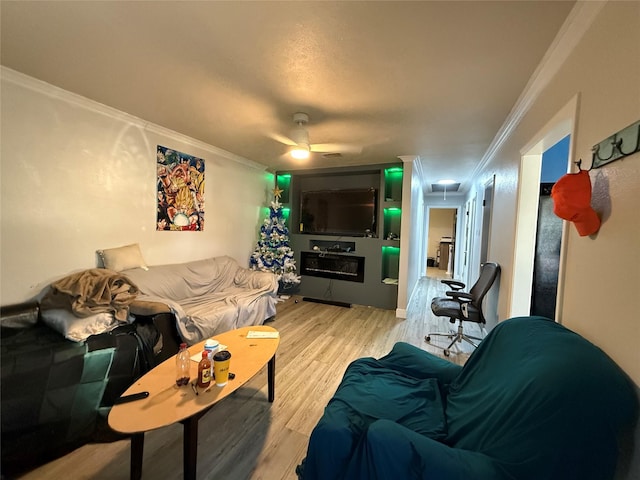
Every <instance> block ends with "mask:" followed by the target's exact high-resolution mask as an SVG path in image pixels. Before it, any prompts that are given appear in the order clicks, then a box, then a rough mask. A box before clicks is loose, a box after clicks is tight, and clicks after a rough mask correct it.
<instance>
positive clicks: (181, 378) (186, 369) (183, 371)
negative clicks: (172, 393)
mask: <svg viewBox="0 0 640 480" xmlns="http://www.w3.org/2000/svg"><path fill="white" fill-rule="evenodd" d="M190 370H191V357H190V356H189V350H187V344H186V343H181V344H180V350H178V354H177V355H176V385H178V386H179V387H182V386H184V385H188V384H189V379H190Z"/></svg>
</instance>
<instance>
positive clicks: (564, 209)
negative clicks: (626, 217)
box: [551, 170, 600, 237]
mask: <svg viewBox="0 0 640 480" xmlns="http://www.w3.org/2000/svg"><path fill="white" fill-rule="evenodd" d="M551 197H552V198H553V204H554V205H553V212H554V213H555V214H556V215H557V216H558V217H560V218H563V219H565V220H569V221H571V222H573V224H574V225H575V226H576V230H578V233H579V234H580V236H581V237H586V236H587V235H593V234H594V233H596V232H597V231H598V230H599V229H600V219H599V218H598V214H597V213H596V212H595V210H594V209H593V208H591V178H590V177H589V172H588V171H587V170H580V171H579V172H578V173H567V174H566V175H564V176H562V178H560V180H558V181H557V182H556V183H555V185H554V186H553V188H552V189H551Z"/></svg>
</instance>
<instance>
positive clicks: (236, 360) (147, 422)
mask: <svg viewBox="0 0 640 480" xmlns="http://www.w3.org/2000/svg"><path fill="white" fill-rule="evenodd" d="M249 331H258V332H274V333H276V332H277V330H275V329H274V328H272V327H268V326H265V325H259V326H251V327H243V328H239V329H237V330H232V331H230V332H225V333H222V334H220V335H216V336H214V337H213V338H215V339H216V340H218V341H219V342H220V344H222V345H226V346H227V350H228V351H229V352H231V365H230V369H229V370H230V371H231V372H232V373H234V374H235V378H234V379H233V380H229V382H228V383H227V384H226V385H225V386H224V387H217V386H216V385H215V383H214V382H211V386H210V387H209V388H208V389H203V388H197V389H196V388H194V387H193V386H192V385H191V384H192V383H194V381H195V379H196V377H197V374H198V364H197V363H196V362H194V361H192V362H191V381H190V382H189V385H187V386H183V387H178V386H177V385H176V378H175V376H176V372H175V368H176V367H175V356H174V357H171V358H169V359H167V360H166V361H164V362H162V363H161V364H160V365H158V366H156V367H155V368H154V369H153V370H151V371H149V372H147V373H146V374H145V375H144V376H143V377H141V378H140V379H138V380H137V381H136V382H135V383H134V384H133V385H132V386H131V387H129V388H128V389H127V390H126V391H125V392H124V393H123V394H122V396H126V395H130V394H133V393H138V392H145V391H146V392H149V396H148V397H147V398H144V399H141V400H135V401H133V402H129V403H122V404H119V405H114V406H113V408H112V409H111V412H110V413H109V426H110V427H111V428H113V429H114V430H115V431H117V432H121V433H128V434H132V437H131V478H132V479H136V480H137V479H139V478H141V476H142V456H143V450H144V432H146V431H149V430H155V429H157V428H161V427H165V426H168V425H172V424H174V423H177V422H180V423H182V424H183V425H184V448H183V451H184V478H185V479H195V478H196V464H197V455H198V451H197V448H198V420H199V419H200V417H202V416H203V415H204V414H205V413H207V411H208V410H209V409H210V408H211V407H213V406H214V405H215V404H216V403H217V402H219V401H220V400H222V399H223V398H225V397H226V396H228V395H229V394H231V393H233V392H234V391H236V390H237V389H238V388H240V387H241V386H242V385H244V384H245V383H246V382H248V381H249V380H250V379H251V378H252V377H253V376H255V375H256V374H257V373H258V372H259V371H260V370H261V369H262V367H264V366H265V365H267V375H268V398H269V401H270V402H273V399H274V394H275V359H276V356H275V354H276V350H277V349H278V344H279V343H280V338H279V337H278V338H256V339H249V338H247V333H249ZM203 349H204V341H202V342H200V343H198V344H196V345H193V346H191V347H189V354H190V355H191V356H193V355H196V354H198V353H200V352H202V350H203ZM196 391H197V394H196Z"/></svg>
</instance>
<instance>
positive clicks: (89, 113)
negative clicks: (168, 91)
mask: <svg viewBox="0 0 640 480" xmlns="http://www.w3.org/2000/svg"><path fill="white" fill-rule="evenodd" d="M1 73H2V77H1V89H2V90H1V93H2V105H1V109H2V110H1V121H2V146H1V177H0V179H1V187H2V188H1V197H0V198H1V203H2V205H1V218H0V222H1V223H0V228H1V234H0V247H1V258H0V282H1V283H0V295H1V297H0V303H1V304H2V305H8V304H13V303H18V302H22V301H26V300H29V299H31V298H33V297H34V296H37V294H38V293H40V291H41V290H42V289H43V288H44V287H45V286H46V285H48V284H49V283H50V282H51V281H53V280H55V279H57V278H59V277H62V276H64V275H66V274H68V273H70V272H72V271H77V270H82V269H87V268H93V267H95V266H97V257H96V254H95V251H96V250H97V249H101V248H111V247H117V246H121V245H126V244H130V243H139V244H140V246H141V249H142V253H143V255H144V257H145V259H146V261H147V263H149V264H164V263H177V262H182V261H188V260H194V259H199V258H205V257H209V256H216V255H230V256H232V257H234V258H236V259H237V260H238V261H239V262H240V263H241V264H242V265H245V266H246V265H248V258H249V255H250V254H251V252H252V251H253V247H254V242H255V241H256V239H257V228H258V226H259V224H260V222H261V221H262V218H261V216H262V214H263V212H262V211H261V209H260V207H261V206H262V205H265V204H266V200H267V199H268V198H270V190H271V188H273V183H272V178H273V177H272V176H271V175H270V174H267V173H266V172H265V171H264V167H263V166H261V165H259V164H257V163H254V162H250V161H248V160H245V159H242V158H240V157H235V156H234V155H231V154H229V153H227V152H224V151H222V150H219V149H217V148H215V147H212V146H210V145H206V144H204V143H202V142H198V141H197V140H194V139H191V138H188V137H186V136H183V135H180V134H179V133H177V132H172V131H169V130H166V129H163V128H161V127H159V126H155V125H149V124H147V123H146V122H144V121H143V120H140V119H137V118H134V117H131V116H129V115H127V114H126V113H123V112H119V111H116V110H114V109H111V108H108V107H105V106H103V105H99V104H96V103H95V102H92V101H89V100H87V99H84V98H82V97H79V96H77V95H74V94H72V93H70V92H65V91H63V90H60V89H58V88H56V87H53V86H51V85H47V84H45V83H43V82H40V81H38V80H35V79H33V78H30V77H26V76H24V75H22V74H19V73H17V72H14V71H12V70H9V69H6V68H3V69H2V72H1ZM158 101H161V99H159V100H158ZM158 144H160V145H163V146H166V147H170V148H173V149H176V150H179V151H182V152H185V153H188V154H191V155H194V156H197V157H201V158H203V159H204V160H205V175H206V187H205V198H206V199H205V227H204V231H203V232H168V231H165V232H157V231H156V230H155V215H156V203H155V202H156V160H155V159H156V146H157V145H158Z"/></svg>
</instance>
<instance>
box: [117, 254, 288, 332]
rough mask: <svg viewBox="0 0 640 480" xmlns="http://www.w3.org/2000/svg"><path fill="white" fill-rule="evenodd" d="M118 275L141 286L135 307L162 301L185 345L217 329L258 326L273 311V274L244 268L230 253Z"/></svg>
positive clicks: (272, 314)
mask: <svg viewBox="0 0 640 480" xmlns="http://www.w3.org/2000/svg"><path fill="white" fill-rule="evenodd" d="M121 273H122V274H123V275H126V276H127V277H128V278H129V279H130V280H131V281H132V282H133V283H134V284H135V285H136V286H137V287H138V288H139V290H140V293H141V294H140V295H139V296H138V298H137V300H136V302H135V308H139V307H140V305H144V304H145V303H146V304H147V305H153V304H156V305H157V304H164V305H166V307H168V308H169V309H170V310H171V312H173V314H174V315H175V317H176V328H177V330H178V333H179V334H180V336H181V337H182V339H183V340H184V341H185V342H186V343H188V344H189V345H193V344H195V343H198V342H200V341H202V340H204V339H206V338H209V337H211V336H213V335H216V334H217V333H221V332H226V331H229V330H234V329H236V328H240V327H244V326H249V325H261V324H263V323H264V321H265V320H267V319H269V318H270V317H272V316H274V315H275V313H276V303H277V292H278V281H277V278H276V276H275V275H274V274H272V273H268V272H261V271H257V270H249V269H247V268H243V267H241V266H240V265H239V264H238V262H236V261H235V260H234V259H233V258H231V257H227V256H223V257H214V258H207V259H204V260H196V261H192V262H187V263H180V264H171V265H156V266H149V267H148V268H147V269H146V270H145V269H143V268H133V269H129V270H123V271H122V272H121ZM132 313H135V310H134V305H132Z"/></svg>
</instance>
